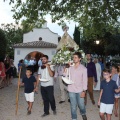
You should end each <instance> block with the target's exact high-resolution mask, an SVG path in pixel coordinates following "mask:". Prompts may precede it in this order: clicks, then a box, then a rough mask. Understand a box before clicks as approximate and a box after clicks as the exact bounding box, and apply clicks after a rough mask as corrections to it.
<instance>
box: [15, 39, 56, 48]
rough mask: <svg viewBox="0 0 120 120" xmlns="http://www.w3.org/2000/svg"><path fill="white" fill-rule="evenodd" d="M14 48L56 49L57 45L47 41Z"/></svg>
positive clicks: (23, 44) (20, 44) (24, 44)
mask: <svg viewBox="0 0 120 120" xmlns="http://www.w3.org/2000/svg"><path fill="white" fill-rule="evenodd" d="M13 47H14V48H56V47H57V45H56V44H54V43H50V42H45V41H33V42H27V43H18V44H14V45H13Z"/></svg>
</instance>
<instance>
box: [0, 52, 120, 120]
mask: <svg viewBox="0 0 120 120" xmlns="http://www.w3.org/2000/svg"><path fill="white" fill-rule="evenodd" d="M86 58H87V63H85V64H84V65H83V64H81V59H82V55H81V53H79V52H76V53H74V55H73V63H74V65H71V63H69V67H68V65H67V66H66V65H56V66H53V65H51V64H50V63H49V57H48V56H47V55H43V56H42V57H41V58H40V60H39V61H37V60H36V59H35V58H32V57H31V56H27V57H26V59H24V60H23V59H22V60H20V61H19V63H18V72H19V73H20V76H21V79H22V80H21V82H20V83H19V84H18V85H21V86H23V85H24V92H25V98H26V101H27V103H28V108H27V114H28V115H30V114H31V111H32V106H33V102H34V93H35V92H38V89H39V87H40V91H41V95H42V99H43V104H44V113H43V115H42V116H41V117H46V116H48V115H49V106H51V109H52V110H53V114H54V115H56V114H57V111H56V101H55V97H54V81H55V80H58V81H59V86H60V101H59V104H64V102H65V101H66V100H67V101H68V102H70V108H71V118H72V120H77V106H78V107H79V109H80V113H81V115H82V118H83V120H87V115H86V107H85V106H86V105H87V93H88V94H89V96H90V99H91V102H92V104H93V105H95V104H96V103H95V98H94V92H93V91H94V90H100V97H99V100H98V103H97V104H98V106H99V107H100V118H101V120H105V116H104V114H105V113H106V117H107V120H111V115H112V111H113V107H114V114H115V116H116V117H118V106H119V102H118V101H119V98H120V65H112V67H111V69H108V68H106V67H105V64H104V62H103V60H102V58H99V59H98V58H92V56H91V54H90V53H87V54H86ZM13 68H14V64H13V60H10V59H9V58H6V59H5V60H4V61H2V60H0V77H1V80H0V86H1V87H5V86H8V85H10V84H11V81H12V79H13V76H14V70H13ZM67 69H69V71H70V73H69V75H68V73H67V72H66V70H67ZM66 76H68V77H70V79H72V81H73V84H66V83H65V82H63V80H62V78H63V77H66ZM43 80H45V81H43Z"/></svg>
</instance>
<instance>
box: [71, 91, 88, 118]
mask: <svg viewBox="0 0 120 120" xmlns="http://www.w3.org/2000/svg"><path fill="white" fill-rule="evenodd" d="M80 94H81V93H73V92H69V98H70V106H71V115H72V119H73V120H77V106H78V107H79V109H80V113H81V115H86V108H85V103H84V98H81V97H80Z"/></svg>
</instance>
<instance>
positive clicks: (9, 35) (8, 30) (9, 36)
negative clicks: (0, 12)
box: [2, 23, 23, 58]
mask: <svg viewBox="0 0 120 120" xmlns="http://www.w3.org/2000/svg"><path fill="white" fill-rule="evenodd" d="M2 29H3V30H4V33H5V35H6V41H7V46H6V53H7V54H8V56H10V57H11V58H14V48H13V45H14V44H16V43H21V42H22V41H23V30H22V29H21V28H20V27H18V26H17V25H13V24H12V23H11V24H7V25H4V24H2Z"/></svg>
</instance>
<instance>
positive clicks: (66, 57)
mask: <svg viewBox="0 0 120 120" xmlns="http://www.w3.org/2000/svg"><path fill="white" fill-rule="evenodd" d="M75 52H81V54H82V58H83V61H85V53H84V52H83V50H80V49H79V46H76V47H74V48H70V47H68V46H67V45H64V46H63V47H62V49H61V50H59V51H58V52H57V53H56V55H55V56H54V57H53V59H52V64H68V63H69V62H71V63H72V62H73V61H72V55H73V54H74V53H75Z"/></svg>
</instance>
